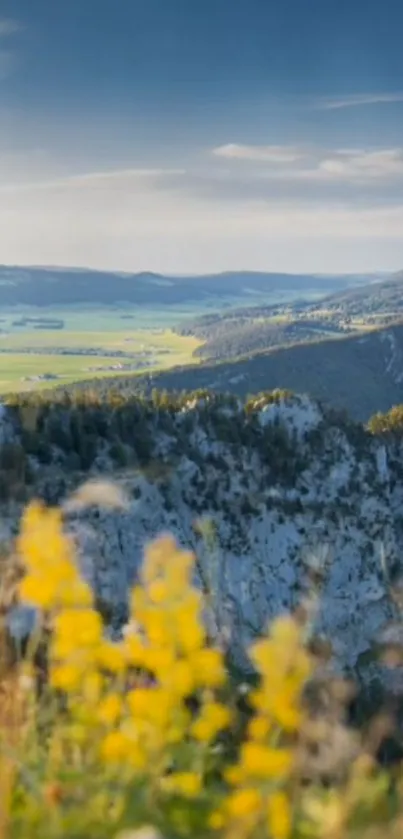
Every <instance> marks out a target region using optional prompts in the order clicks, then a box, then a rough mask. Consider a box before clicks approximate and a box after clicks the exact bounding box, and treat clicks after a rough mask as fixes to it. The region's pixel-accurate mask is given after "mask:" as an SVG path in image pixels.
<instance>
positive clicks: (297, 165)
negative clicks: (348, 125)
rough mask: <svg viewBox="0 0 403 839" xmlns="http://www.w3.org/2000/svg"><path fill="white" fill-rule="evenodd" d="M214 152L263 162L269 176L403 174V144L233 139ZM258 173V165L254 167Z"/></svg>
mask: <svg viewBox="0 0 403 839" xmlns="http://www.w3.org/2000/svg"><path fill="white" fill-rule="evenodd" d="M213 155H214V156H216V157H217V156H218V157H222V158H225V159H227V160H229V161H232V162H233V164H234V166H236V164H237V163H238V162H239V161H244V162H250V163H253V164H256V163H260V164H261V167H260V169H259V170H258V173H259V172H260V176H261V177H262V178H264V179H265V180H266V181H267V180H270V179H272V180H277V181H278V180H280V181H281V180H283V181H288V182H290V181H294V182H298V181H299V182H300V181H303V182H333V183H334V182H347V183H350V184H356V185H361V184H368V183H371V182H373V181H385V182H387V181H391V180H393V179H400V178H403V147H402V148H400V147H398V148H386V149H361V148H356V149H354V148H353V149H326V148H321V147H319V146H316V147H315V146H311V147H304V146H301V147H299V146H287V145H286V146H253V145H249V146H246V145H238V144H236V143H229V144H228V145H225V146H219V147H218V148H215V149H213ZM253 172H254V173H255V175H256V167H253Z"/></svg>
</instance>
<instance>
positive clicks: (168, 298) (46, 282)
mask: <svg viewBox="0 0 403 839" xmlns="http://www.w3.org/2000/svg"><path fill="white" fill-rule="evenodd" d="M364 281H368V277H362V276H360V275H357V276H356V275H353V274H352V275H340V276H319V275H308V274H296V275H293V274H279V273H258V272H251V271H234V272H226V273H222V274H212V275H207V276H187V277H179V276H177V277H168V276H163V275H161V274H154V273H151V272H143V273H137V274H126V273H119V272H106V271H92V270H88V269H81V268H79V269H73V268H71V269H70V268H47V267H45V268H40V267H32V268H31V267H26V268H25V267H24V268H21V267H12V266H11V267H10V266H0V307H1V306H3V307H7V306H53V307H60V306H65V305H80V304H81V305H83V304H86V305H97V304H98V305H99V304H100V305H116V304H119V303H125V302H126V303H132V304H148V305H150V304H152V305H179V304H181V303H186V302H195V303H197V302H198V301H199V302H200V301H205V300H206V299H210V300H216V301H218V302H219V301H220V300H222V298H226V297H227V298H241V299H245V301H248V300H251V299H253V297H255V298H258V297H260V296H262V295H263V296H264V295H271V294H279V295H280V296H281V295H284V294H285V295H287V294H288V295H290V294H291V295H292V296H294V297H295V296H298V295H301V296H303V295H304V294H307V293H316V294H318V295H320V294H329V293H330V292H332V291H336V290H342V289H346V288H350V287H352V286H355V285H357V284H359V283H361V282H364Z"/></svg>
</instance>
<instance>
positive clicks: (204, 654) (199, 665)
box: [191, 647, 225, 688]
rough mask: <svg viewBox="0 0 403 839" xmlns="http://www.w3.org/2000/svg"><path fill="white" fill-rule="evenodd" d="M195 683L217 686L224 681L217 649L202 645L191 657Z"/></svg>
mask: <svg viewBox="0 0 403 839" xmlns="http://www.w3.org/2000/svg"><path fill="white" fill-rule="evenodd" d="M191 666H192V668H193V671H194V677H195V680H196V684H197V685H198V686H200V687H207V688H217V687H221V686H222V685H223V683H224V681H225V669H224V665H223V659H222V654H221V652H220V651H219V650H213V649H209V648H208V647H204V648H203V649H201V650H197V652H195V653H194V654H193V656H192V658H191Z"/></svg>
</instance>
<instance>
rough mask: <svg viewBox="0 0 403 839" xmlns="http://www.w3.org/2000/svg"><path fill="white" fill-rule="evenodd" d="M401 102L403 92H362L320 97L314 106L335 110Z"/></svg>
mask: <svg viewBox="0 0 403 839" xmlns="http://www.w3.org/2000/svg"><path fill="white" fill-rule="evenodd" d="M398 102H403V92H397V93H363V94H357V95H352V96H344V97H340V98H330V99H322V100H321V101H320V102H318V103H317V105H316V107H317V108H319V109H320V110H324V111H336V110H339V109H341V108H359V107H364V106H369V105H388V104H394V103H398Z"/></svg>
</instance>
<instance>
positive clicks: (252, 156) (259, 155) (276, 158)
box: [213, 143, 303, 164]
mask: <svg viewBox="0 0 403 839" xmlns="http://www.w3.org/2000/svg"><path fill="white" fill-rule="evenodd" d="M213 154H215V155H216V156H217V157H224V158H227V159H228V160H250V161H256V162H259V163H274V164H277V163H295V162H296V161H297V160H299V159H300V158H301V157H302V156H303V153H302V152H301V151H300V150H299V149H297V148H294V147H293V146H253V145H242V144H240V143H227V144H226V145H224V146H218V148H215V149H213Z"/></svg>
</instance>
